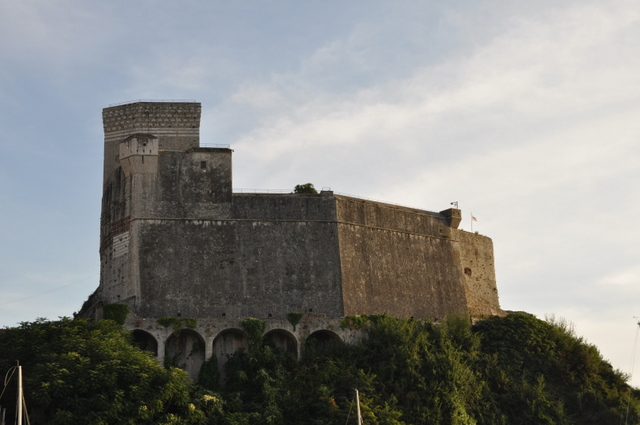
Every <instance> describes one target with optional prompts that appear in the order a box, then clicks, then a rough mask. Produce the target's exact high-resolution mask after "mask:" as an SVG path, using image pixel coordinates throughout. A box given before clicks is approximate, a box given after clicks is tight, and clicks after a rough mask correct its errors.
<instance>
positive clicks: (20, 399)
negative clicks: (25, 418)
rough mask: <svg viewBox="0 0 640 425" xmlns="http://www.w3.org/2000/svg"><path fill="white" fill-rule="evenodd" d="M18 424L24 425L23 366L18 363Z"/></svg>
mask: <svg viewBox="0 0 640 425" xmlns="http://www.w3.org/2000/svg"><path fill="white" fill-rule="evenodd" d="M18 425H22V366H20V365H18Z"/></svg>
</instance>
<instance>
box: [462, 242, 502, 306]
mask: <svg viewBox="0 0 640 425" xmlns="http://www.w3.org/2000/svg"><path fill="white" fill-rule="evenodd" d="M455 238H456V239H458V240H459V241H460V256H461V259H460V261H461V263H462V267H463V273H464V274H463V276H464V287H465V292H466V294H467V304H468V308H469V312H470V313H471V315H472V316H473V317H488V316H494V315H500V314H503V312H502V309H501V308H500V302H499V300H498V287H497V285H496V273H495V265H494V258H493V242H492V241H491V239H490V238H488V237H486V236H482V235H478V234H474V233H470V232H465V231H464V230H456V231H455Z"/></svg>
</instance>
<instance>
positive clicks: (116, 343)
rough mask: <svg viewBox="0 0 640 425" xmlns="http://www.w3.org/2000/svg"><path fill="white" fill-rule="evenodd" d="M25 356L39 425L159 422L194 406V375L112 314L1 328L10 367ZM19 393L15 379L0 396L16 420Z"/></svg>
mask: <svg viewBox="0 0 640 425" xmlns="http://www.w3.org/2000/svg"><path fill="white" fill-rule="evenodd" d="M17 360H19V362H20V364H21V365H22V366H23V375H24V391H25V399H26V404H27V407H28V410H29V414H30V419H31V423H34V424H83V425H84V424H129V423H138V424H142V423H149V424H155V423H162V422H163V421H166V420H169V419H170V418H171V417H172V415H176V414H179V415H183V416H184V415H186V414H188V411H189V404H190V401H191V394H190V391H191V386H190V384H189V381H188V378H187V375H186V374H185V373H184V372H183V371H182V370H180V369H175V368H174V369H164V368H162V367H160V366H159V365H158V362H157V360H155V359H153V358H152V357H151V356H150V355H149V354H148V353H145V352H143V351H141V350H139V349H138V348H136V347H134V346H133V345H132V344H131V342H130V340H129V333H128V332H126V331H124V330H123V328H122V326H120V325H119V324H117V323H115V322H114V321H111V320H103V321H100V322H97V323H90V322H87V321H85V320H71V319H62V320H59V321H46V320H38V321H36V322H33V323H23V324H22V325H21V326H20V327H18V328H12V329H7V330H5V331H4V332H3V333H2V334H0V370H2V373H4V372H5V371H7V370H9V369H10V368H11V367H12V366H15V364H16V361H17ZM15 397H16V396H15V386H13V385H12V386H10V387H8V388H7V391H6V392H5V394H4V396H3V398H2V400H1V401H0V403H2V405H3V406H4V407H7V408H8V412H9V415H8V418H12V417H13V413H12V410H13V408H14V406H13V403H15V402H14V400H15ZM7 423H11V422H10V420H9V421H8V422H7Z"/></svg>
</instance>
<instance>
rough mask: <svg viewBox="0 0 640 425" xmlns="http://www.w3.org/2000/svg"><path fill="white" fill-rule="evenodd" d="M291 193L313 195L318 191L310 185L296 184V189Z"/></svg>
mask: <svg viewBox="0 0 640 425" xmlns="http://www.w3.org/2000/svg"><path fill="white" fill-rule="evenodd" d="M293 193H311V194H314V195H315V194H317V193H318V191H317V190H316V188H315V187H314V186H313V184H312V183H305V184H297V185H296V187H294V188H293Z"/></svg>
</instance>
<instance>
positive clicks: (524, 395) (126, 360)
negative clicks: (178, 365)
mask: <svg viewBox="0 0 640 425" xmlns="http://www.w3.org/2000/svg"><path fill="white" fill-rule="evenodd" d="M343 326H348V327H353V328H357V329H360V330H361V331H362V332H363V335H364V337H363V338H362V340H361V341H360V342H359V343H357V344H354V345H345V344H342V343H340V342H337V341H317V340H313V341H311V342H309V343H308V344H307V345H306V346H305V356H304V358H303V359H302V360H298V359H297V358H295V357H294V356H291V355H289V354H287V353H284V352H283V351H281V350H279V349H278V348H276V347H275V346H273V345H271V344H270V343H269V342H268V340H267V339H264V338H263V333H264V322H262V321H260V320H256V319H248V320H245V321H244V322H243V327H244V329H245V332H246V333H247V335H248V338H249V349H248V350H247V351H239V352H237V353H236V354H235V355H233V356H232V357H231V358H230V359H229V362H228V363H227V366H226V370H225V376H226V385H225V386H224V388H221V387H220V386H219V376H218V369H217V364H216V361H215V357H214V358H213V359H211V360H209V361H207V362H205V365H204V366H203V369H202V371H201V373H200V381H199V385H198V386H194V385H190V384H188V382H187V379H186V376H185V375H184V373H182V372H181V371H179V370H176V369H164V368H162V367H160V366H159V365H158V363H157V362H156V361H155V360H153V359H152V358H151V357H149V355H148V354H145V353H143V352H142V351H140V350H138V349H136V348H134V347H133V346H131V345H130V344H129V343H128V339H127V334H126V332H124V331H123V330H122V329H121V327H119V326H117V325H116V324H115V323H113V322H111V321H103V322H99V323H96V324H89V323H87V322H83V321H71V320H68V319H64V320H62V321H59V322H46V321H38V322H35V323H28V324H23V326H22V327H20V328H16V329H9V330H7V331H6V332H5V333H4V334H0V357H1V358H0V362H1V363H0V365H1V366H2V367H3V369H4V370H6V369H8V368H9V367H10V366H12V362H13V361H15V359H20V361H21V363H22V364H24V365H25V371H26V373H25V376H26V379H27V382H26V384H25V389H26V391H27V394H28V397H29V398H28V399H27V403H28V405H29V408H30V411H31V412H32V422H33V423H36V422H38V423H71V424H73V423H86V424H101V423H104V424H106V423H109V424H116V423H165V424H194V425H195V424H198V425H206V424H223V425H240V424H283V425H288V424H291V425H293V424H296V425H298V424H312V425H313V424H317V425H321V424H323V425H324V424H326V425H329V424H336V425H337V424H340V425H342V424H345V423H355V408H354V388H356V387H357V388H358V389H359V390H360V401H361V407H362V412H363V417H364V421H365V424H367V425H373V424H377V425H403V424H404V425H410V424H413V425H418V424H433V425H445V424H446V425H472V424H474V425H501V424H505V425H506V424H525V425H526V424H536V425H538V424H549V425H552V424H558V425H560V424H562V425H572V424H576V425H577V424H580V425H582V424H587V425H595V424H603V425H604V424H623V423H628V424H639V423H640V416H639V414H640V400H639V395H640V394H639V393H638V391H637V390H633V389H632V388H631V387H629V386H628V385H627V384H626V383H625V376H623V375H622V374H621V373H620V372H618V371H615V370H613V368H612V367H611V365H610V364H609V363H607V362H605V361H604V360H603V359H602V357H601V355H600V354H599V352H598V350H597V349H596V348H595V347H594V346H592V345H589V344H586V343H585V342H584V341H583V340H582V339H581V338H578V337H576V336H575V335H574V333H573V332H572V330H571V328H570V326H568V325H567V324H566V323H563V322H559V321H550V322H545V321H542V320H539V319H537V318H535V317H534V316H531V315H529V314H525V313H511V314H509V315H508V316H507V317H503V318H500V317H495V318H491V319H488V320H484V321H481V322H478V323H476V324H475V325H473V326H471V325H470V324H469V322H468V320H466V319H464V318H459V317H451V318H449V319H447V320H446V321H445V322H444V323H442V324H440V325H434V324H432V323H428V322H423V321H417V320H410V319H397V318H393V317H388V316H360V317H357V318H345V320H343ZM4 400H5V399H4V398H3V400H2V401H0V403H5V402H4ZM34 412H35V415H37V420H36V417H35V416H34ZM625 421H626V422H625Z"/></svg>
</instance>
